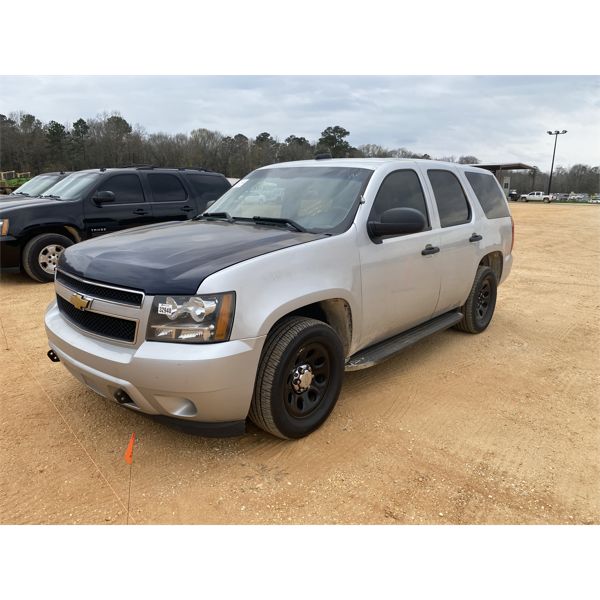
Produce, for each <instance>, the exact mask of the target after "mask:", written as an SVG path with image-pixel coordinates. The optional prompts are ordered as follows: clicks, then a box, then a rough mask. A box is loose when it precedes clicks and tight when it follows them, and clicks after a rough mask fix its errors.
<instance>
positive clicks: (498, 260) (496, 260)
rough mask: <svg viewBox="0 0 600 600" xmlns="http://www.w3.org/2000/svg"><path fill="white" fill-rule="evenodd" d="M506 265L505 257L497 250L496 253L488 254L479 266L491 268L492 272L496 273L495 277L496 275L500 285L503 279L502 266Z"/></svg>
mask: <svg viewBox="0 0 600 600" xmlns="http://www.w3.org/2000/svg"><path fill="white" fill-rule="evenodd" d="M503 264H504V257H503V256H502V252H500V251H498V250H496V251H494V252H490V253H488V254H486V255H485V256H484V257H483V258H482V259H481V260H480V261H479V265H478V266H483V267H490V269H492V271H494V275H496V279H497V281H498V283H500V280H501V278H502V266H503Z"/></svg>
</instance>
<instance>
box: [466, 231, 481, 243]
mask: <svg viewBox="0 0 600 600" xmlns="http://www.w3.org/2000/svg"><path fill="white" fill-rule="evenodd" d="M482 239H483V236H482V235H479V234H478V233H474V234H473V235H472V236H471V237H470V238H469V241H470V242H480V241H481V240H482Z"/></svg>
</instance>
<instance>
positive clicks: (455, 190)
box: [427, 170, 471, 227]
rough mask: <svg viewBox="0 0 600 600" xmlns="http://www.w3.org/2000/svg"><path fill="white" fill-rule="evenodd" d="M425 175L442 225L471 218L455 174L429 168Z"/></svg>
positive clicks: (457, 222)
mask: <svg viewBox="0 0 600 600" xmlns="http://www.w3.org/2000/svg"><path fill="white" fill-rule="evenodd" d="M427 176H428V177H429V181H430V182H431V187H432V188H433V195H434V196H435V202H436V204H437V208H438V213H439V214H440V224H441V226H442V227H452V226H453V225H462V224H463V223H468V222H469V221H470V220H471V207H470V206H469V203H468V202H467V198H466V196H465V192H464V190H463V188H462V185H460V182H459V181H458V179H457V177H456V175H454V173H451V172H450V171H441V170H439V171H438V170H431V171H427Z"/></svg>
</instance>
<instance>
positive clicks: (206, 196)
mask: <svg viewBox="0 0 600 600" xmlns="http://www.w3.org/2000/svg"><path fill="white" fill-rule="evenodd" d="M186 178H187V181H188V183H189V184H190V187H191V188H192V190H193V192H194V195H195V196H196V198H197V199H198V200H200V201H201V202H209V201H210V200H216V199H217V198H220V197H221V196H222V195H223V194H224V193H225V192H226V191H227V190H228V189H229V188H230V187H231V185H229V182H228V181H227V179H224V178H223V177H213V176H211V175H196V174H186Z"/></svg>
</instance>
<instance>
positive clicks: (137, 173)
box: [0, 166, 231, 282]
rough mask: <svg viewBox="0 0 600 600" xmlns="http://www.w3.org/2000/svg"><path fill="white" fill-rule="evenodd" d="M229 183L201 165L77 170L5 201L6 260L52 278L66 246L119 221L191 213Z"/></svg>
mask: <svg viewBox="0 0 600 600" xmlns="http://www.w3.org/2000/svg"><path fill="white" fill-rule="evenodd" d="M230 187H231V184H230V183H229V181H227V179H226V178H225V177H224V176H223V175H221V174H220V173H214V172H212V171H209V170H206V169H201V168H197V169H188V168H185V169H183V168H182V169H166V168H157V167H152V166H137V167H125V168H116V169H89V170H86V171H78V172H76V173H72V174H71V175H69V176H68V177H65V178H64V179H63V180H62V181H60V182H58V183H57V184H55V185H53V186H52V187H51V188H49V189H48V190H47V191H46V192H45V193H44V195H42V196H40V197H39V198H24V197H21V196H19V199H13V201H4V202H0V266H1V267H17V266H19V265H20V266H22V267H23V268H24V269H25V271H26V272H27V274H28V275H29V276H30V277H31V278H33V279H35V280H36V281H40V282H48V281H52V280H53V278H54V271H55V269H56V263H57V261H58V258H59V256H60V255H61V253H62V252H63V250H64V249H65V248H66V247H68V246H71V245H72V244H74V243H76V242H80V241H82V240H87V239H89V238H92V237H95V236H98V235H102V234H104V233H110V232H112V231H118V230H120V229H126V228H129V227H137V226H139V225H147V224H150V223H160V222H163V221H184V220H186V219H190V218H192V217H193V216H195V215H197V214H198V213H201V212H204V210H205V209H206V205H207V203H208V202H210V201H211V200H216V199H217V198H219V197H220V196H221V195H222V194H223V193H224V192H226V191H227V190H228V189H229V188H230Z"/></svg>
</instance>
